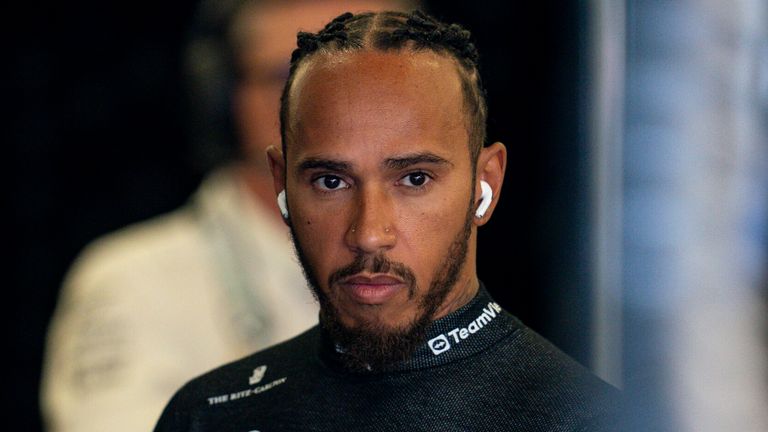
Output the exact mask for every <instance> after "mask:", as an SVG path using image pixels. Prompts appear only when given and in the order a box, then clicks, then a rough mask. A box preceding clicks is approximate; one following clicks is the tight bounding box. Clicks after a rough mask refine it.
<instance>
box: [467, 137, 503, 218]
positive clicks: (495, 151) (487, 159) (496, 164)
mask: <svg viewBox="0 0 768 432" xmlns="http://www.w3.org/2000/svg"><path fill="white" fill-rule="evenodd" d="M506 168H507V148H506V147H504V144H502V143H500V142H496V143H493V144H492V145H490V146H488V147H485V148H483V149H482V150H480V156H478V158H477V179H476V180H475V208H477V205H478V203H479V200H480V194H481V189H480V180H484V181H486V182H487V183H488V184H489V185H490V186H491V189H493V199H492V200H491V205H490V207H488V210H487V211H486V212H485V215H483V217H482V218H473V221H474V223H475V225H477V226H483V225H485V224H486V223H488V221H489V220H490V219H491V215H493V211H494V209H496V203H498V202H499V197H501V186H502V185H503V184H504V171H505V170H506Z"/></svg>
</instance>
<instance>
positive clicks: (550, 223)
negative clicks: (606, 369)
mask: <svg viewBox="0 0 768 432" xmlns="http://www.w3.org/2000/svg"><path fill="white" fill-rule="evenodd" d="M431 3H432V4H433V8H432V12H434V13H435V14H436V15H437V16H439V17H442V18H444V19H447V20H452V21H458V22H461V23H463V24H464V25H465V26H466V27H468V28H469V29H470V30H472V31H473V33H474V35H475V38H476V40H477V45H478V46H479V49H480V52H481V56H482V63H481V64H482V72H483V75H484V79H485V82H486V87H487V89H488V94H489V98H488V100H489V107H490V116H491V118H490V124H489V140H491V141H494V140H499V141H503V142H504V143H505V144H506V145H507V148H508V150H509V165H508V168H507V178H506V182H505V186H504V190H503V194H502V199H501V202H500V204H499V207H498V209H497V211H496V213H495V214H494V217H493V219H492V220H491V222H490V223H489V224H488V225H487V226H486V227H485V228H483V229H481V231H480V248H479V264H478V265H479V272H480V277H481V279H482V280H483V281H484V282H485V283H486V285H487V286H488V287H489V289H490V290H491V292H492V293H493V294H494V295H495V297H496V298H497V299H498V300H499V302H500V303H502V305H503V306H504V307H505V308H507V309H508V310H510V311H512V312H513V313H514V314H516V315H517V316H518V317H520V318H521V319H522V320H523V321H524V322H526V323H527V324H529V325H530V326H532V327H533V328H534V329H536V330H538V331H539V332H541V333H542V334H544V335H545V336H547V337H548V338H550V339H551V340H552V341H553V342H555V343H556V344H557V345H559V346H560V347H561V348H563V349H564V350H566V351H567V352H569V353H571V354H572V355H574V356H575V357H576V358H577V359H579V360H581V361H583V362H584V363H588V355H589V344H588V341H589V338H588V333H587V328H588V320H589V314H588V310H589V307H588V305H589V297H588V281H589V273H588V269H589V260H588V250H589V249H588V247H589V245H588V244H587V237H586V234H587V231H586V220H587V214H588V213H587V210H588V202H587V197H588V195H587V192H586V179H587V178H588V176H587V167H586V162H587V159H586V158H587V152H586V136H585V127H584V125H585V113H586V110H585V106H586V104H585V100H584V99H585V98H584V95H585V88H584V85H585V83H586V82H587V79H586V78H587V74H586V69H585V64H586V56H585V55H584V51H585V50H584V48H585V40H586V37H585V35H584V29H585V22H586V10H585V6H584V5H583V4H579V3H578V2H576V1H573V0H570V1H564V2H557V6H555V5H553V4H552V3H555V2H514V3H511V2H502V1H485V2H466V1H433V2H431ZM538 3H542V4H538ZM581 3H583V2H581ZM512 4H513V5H514V6H512ZM194 7H195V2H193V1H191V0H187V1H181V0H166V1H163V2H154V1H153V2H150V1H147V0H137V1H133V2H129V3H125V4H120V3H109V2H88V1H74V2H42V3H40V2H37V3H32V2H30V3H29V4H28V5H27V6H19V5H16V6H13V8H12V9H9V6H3V8H4V9H5V10H4V11H3V12H2V13H1V14H0V16H3V17H4V19H3V21H5V23H4V25H3V26H2V27H3V30H2V32H3V35H4V36H5V37H3V40H4V41H5V42H6V43H5V45H6V50H5V53H4V57H5V60H6V61H5V62H4V64H5V65H6V66H5V67H4V68H3V74H2V76H3V77H4V78H3V79H2V94H3V95H4V98H3V99H4V102H5V103H3V104H2V105H3V108H2V110H3V120H4V123H5V122H7V124H6V126H5V127H4V128H3V132H2V143H3V149H4V150H8V151H9V153H8V156H6V157H3V165H4V166H5V167H6V168H7V170H6V172H7V173H8V175H9V179H8V182H7V183H6V184H7V185H9V187H8V188H7V189H6V191H5V192H6V193H7V199H6V200H4V201H5V202H7V203H8V207H7V209H8V211H7V213H8V214H10V224H8V225H6V231H7V233H9V234H10V235H9V236H7V237H6V238H9V239H10V242H7V243H6V247H5V249H6V251H7V252H10V256H11V262H10V265H9V274H10V284H8V285H7V287H6V290H5V293H6V294H8V295H7V296H6V297H5V301H4V302H3V306H2V308H3V316H4V318H5V319H6V320H7V323H6V325H5V326H4V328H6V329H9V330H10V338H9V339H8V340H7V344H6V346H7V347H8V349H7V354H5V355H4V357H6V359H8V358H10V363H6V365H7V366H6V367H5V374H6V375H10V377H9V379H8V381H7V382H6V384H5V385H4V389H3V397H4V406H5V407H6V409H10V411H9V413H10V414H11V417H10V418H9V419H7V423H6V424H7V425H8V427H10V425H14V426H13V429H15V430H23V431H37V430H40V427H41V426H40V418H39V413H38V403H37V398H38V386H39V375H40V367H41V361H42V355H43V345H44V336H45V331H46V327H47V325H48V320H49V318H50V315H51V313H52V312H53V309H54V307H55V303H56V298H57V294H58V289H59V286H60V283H61V280H62V277H63V276H64V274H65V272H66V270H67V268H68V267H69V265H70V264H71V262H72V260H73V259H74V258H75V256H76V255H77V253H78V252H79V251H80V250H81V249H82V248H83V247H84V246H85V245H86V244H87V243H88V242H89V241H91V240H93V239H94V238H95V237H97V236H99V235H101V234H105V233H107V232H110V231H112V230H115V229H117V228H120V227H122V226H125V225H126V224H129V223H132V222H136V221H140V220H142V219H145V218H148V217H151V216H154V215H157V214H159V213H163V212H167V211H169V210H172V209H174V208H175V207H177V206H179V205H181V204H183V203H184V201H185V200H186V199H187V197H188V196H189V195H190V194H191V192H192V191H193V190H194V189H195V187H196V186H197V184H198V183H199V181H200V180H201V178H202V175H203V173H202V172H198V171H196V169H195V168H194V164H192V163H191V162H190V158H189V157H188V156H187V155H189V154H190V153H191V152H192V150H191V149H190V144H189V140H187V137H186V135H185V134H186V132H187V129H185V119H184V115H185V114H184V110H183V109H182V105H183V103H182V101H183V100H184V92H183V83H182V80H181V72H182V70H181V55H182V52H181V48H182V47H183V44H184V41H185V40H186V38H187V29H188V28H189V22H190V19H191V17H192V14H193V11H194Z"/></svg>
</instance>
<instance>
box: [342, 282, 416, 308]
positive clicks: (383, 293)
mask: <svg viewBox="0 0 768 432" xmlns="http://www.w3.org/2000/svg"><path fill="white" fill-rule="evenodd" d="M339 285H340V286H341V288H342V290H343V291H344V292H345V293H347V294H348V295H349V296H350V297H352V299H353V300H354V301H355V302H357V303H362V304H367V305H377V304H382V303H385V302H386V301H387V300H389V299H391V298H392V297H394V296H395V295H396V294H397V293H398V291H400V290H401V289H403V288H404V287H405V283H404V282H403V281H402V279H399V278H397V277H394V276H390V275H355V276H352V277H349V278H347V279H344V280H342V281H341V283H340V284H339Z"/></svg>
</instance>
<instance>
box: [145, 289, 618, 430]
mask: <svg viewBox="0 0 768 432" xmlns="http://www.w3.org/2000/svg"><path fill="white" fill-rule="evenodd" d="M339 351H341V350H339V349H337V347H335V346H334V345H333V344H332V343H331V342H330V341H328V339H327V338H326V337H324V335H323V334H322V333H321V331H320V330H319V328H318V327H315V328H313V329H310V330H309V331H307V332H305V333H304V334H302V335H300V336H298V337H296V338H294V339H291V340H289V341H287V342H284V343H282V344H279V345H277V346H275V347H272V348H270V349H267V350H265V351H262V352H259V353H256V354H254V355H251V356H249V357H246V358H244V359H242V360H239V361H237V362H234V363H231V364H229V365H226V366H223V367H221V368H218V369H216V370H214V371H212V372H209V373H207V374H205V375H203V376H201V377H199V378H197V379H194V380H193V381H191V382H190V383H188V384H187V385H185V386H184V387H183V388H182V389H181V390H179V391H178V392H177V394H176V395H175V396H174V397H173V399H172V400H171V402H170V403H169V404H168V406H167V407H166V409H165V411H164V412H163V415H162V417H161V419H160V421H159V423H158V425H157V427H156V428H155V432H181V431H190V432H202V431H206V432H208V431H217V432H227V431H238V432H253V431H259V432H274V431H401V430H402V431H527V432H536V431H582V432H583V431H603V430H606V431H607V430H616V429H615V422H616V419H617V416H618V411H617V406H618V400H619V398H620V394H619V392H618V390H616V389H615V388H613V387H611V386H610V385H608V384H606V383H604V382H603V381H601V380H600V379H598V378H597V377H595V376H594V375H592V374H591V373H589V372H588V371H587V370H585V369H584V368H583V367H582V366H580V365H578V364H577V363H576V362H575V361H573V360H572V359H570V358H569V357H567V356H566V355H565V354H563V353H562V352H560V351H559V350H558V349H557V348H555V347H554V346H552V345H551V344H550V343H549V342H547V341H546V340H545V339H543V338H542V337H541V336H539V335H537V334H536V333H534V332H533V331H532V330H530V329H528V328H527V327H525V326H524V325H523V324H522V323H520V322H519V321H518V320H517V319H516V318H514V317H513V316H512V315H510V314H508V313H507V312H505V311H503V310H501V308H500V307H499V306H498V305H497V304H496V303H495V302H494V301H493V300H492V299H491V298H490V296H489V295H488V293H487V292H486V291H485V289H484V288H482V287H481V289H480V292H479V293H478V295H477V296H476V297H475V298H474V299H473V300H472V301H471V302H470V303H469V304H467V305H465V306H464V307H462V308H460V309H459V310H457V311H455V312H453V313H452V314H450V315H448V316H446V317H444V318H442V319H440V320H438V321H436V322H434V323H433V324H432V326H431V327H430V330H429V336H428V342H426V343H424V344H423V345H422V346H421V347H419V348H418V350H417V352H416V353H415V354H414V356H413V358H412V359H410V360H409V361H407V362H404V363H401V364H397V365H395V366H393V367H392V368H390V369H389V370H386V371H376V370H371V371H368V372H362V373H360V372H358V373H351V372H348V371H346V370H344V368H343V367H342V366H341V363H340V362H339V361H338V356H341V355H343V353H341V352H339Z"/></svg>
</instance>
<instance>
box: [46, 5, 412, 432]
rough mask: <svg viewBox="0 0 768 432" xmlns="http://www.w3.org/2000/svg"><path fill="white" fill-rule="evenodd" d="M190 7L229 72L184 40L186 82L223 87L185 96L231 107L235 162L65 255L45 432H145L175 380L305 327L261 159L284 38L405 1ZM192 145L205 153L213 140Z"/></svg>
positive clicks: (273, 118) (312, 312)
mask: <svg viewBox="0 0 768 432" xmlns="http://www.w3.org/2000/svg"><path fill="white" fill-rule="evenodd" d="M201 6H202V7H201V14H202V15H211V14H215V15H217V17H216V19H214V20H212V21H216V22H223V23H227V24H226V31H225V32H223V33H225V34H226V43H221V44H220V45H221V46H223V47H225V48H226V50H227V51H228V52H229V53H230V55H229V57H231V59H232V60H231V62H230V63H231V64H232V65H233V66H234V67H233V68H219V67H216V66H221V63H219V64H217V63H216V62H212V61H211V60H212V59H215V58H216V57H215V55H210V54H217V53H215V52H211V50H210V48H211V46H210V44H209V43H208V42H210V41H208V40H205V39H198V40H195V39H193V41H192V43H191V44H190V48H189V57H190V59H189V60H190V64H189V67H190V70H191V72H192V73H191V75H192V79H193V81H194V79H195V78H196V77H199V76H200V75H201V72H202V73H203V74H205V73H208V74H209V75H211V74H212V73H213V74H219V75H218V76H213V78H215V79H218V80H219V81H221V82H227V80H230V81H231V82H232V84H231V85H230V86H219V87H216V86H215V85H214V84H215V83H214V82H211V81H208V82H203V81H204V80H202V81H201V80H198V81H201V82H199V83H196V84H200V85H203V86H205V87H202V88H198V89H196V92H195V94H194V95H193V96H194V97H198V98H203V99H205V98H208V99H217V98H218V99H221V100H224V101H226V102H227V103H224V104H222V103H219V104H218V105H217V104H216V103H213V104H211V101H210V100H208V101H203V102H207V103H208V105H207V106H218V111H219V114H221V111H222V110H229V109H231V117H232V122H233V125H234V127H235V129H236V130H235V131H234V134H235V135H236V137H237V138H236V140H237V144H238V145H237V147H238V153H239V154H238V156H239V157H238V158H236V159H235V160H230V161H228V162H227V163H221V164H219V165H220V166H219V167H217V168H216V169H215V170H213V172H212V173H211V174H210V175H209V176H208V177H207V178H206V179H205V180H204V182H203V183H202V185H201V186H200V188H199V190H198V191H197V192H196V193H195V195H194V196H193V198H192V199H191V200H190V202H189V203H188V204H187V205H186V206H184V207H183V208H181V209H179V210H177V211H175V212H173V213H171V214H168V215H164V216H161V217H158V218H155V219H152V220H149V221H146V222H143V223H140V224H137V225H135V226H131V227H128V228H125V229H123V230H121V231H119V232H116V233H113V234H111V235H108V236H106V237H104V238H101V239H99V240H97V241H95V242H94V243H93V244H91V245H90V246H89V247H88V248H87V249H86V250H85V251H84V252H83V253H82V254H81V256H80V257H79V258H78V259H77V260H76V262H75V264H74V265H73V267H72V268H71V269H70V272H69V274H68V276H67V279H66V280H65V283H64V285H63V288H62V292H61V295H60V299H59V305H58V307H57V311H56V313H55V315H54V318H53V320H52V323H51V327H50V330H49V335H48V342H47V353H46V359H45V365H44V370H43V383H42V396H41V397H42V401H41V402H42V409H43V414H44V417H45V420H46V423H47V427H48V429H49V430H52V431H105V430H109V431H138V430H149V429H150V428H151V426H152V425H153V424H154V422H155V421H156V420H157V418H158V416H159V415H160V412H161V410H162V408H163V405H164V404H165V403H166V402H167V400H168V399H169V398H170V397H171V395H172V394H173V392H174V390H176V389H177V388H178V387H179V386H180V385H181V384H182V383H183V382H185V381H187V380H188V379H190V378H192V377H194V376H195V375H198V374H200V373H202V372H204V371H206V370H208V369H210V368H212V367H214V366H216V365H218V364H221V363H225V362H228V361H232V360H235V359H237V358H239V357H242V356H244V355H246V354H248V353H250V352H253V351H254V350H257V349H262V348H265V347H268V346H270V345H272V344H274V343H277V342H279V341H282V340H284V339H287V338H289V337H291V336H294V335H296V334H298V333H300V332H301V331H303V330H305V329H306V328H309V327H310V326H311V325H313V324H314V323H316V322H317V305H316V304H315V302H314V300H313V299H312V296H311V294H310V293H309V290H308V289H307V288H306V286H305V282H304V279H303V277H302V275H301V271H300V269H299V266H298V265H297V263H296V262H295V258H294V256H293V253H292V251H291V246H290V242H289V236H288V230H287V228H286V227H285V225H284V224H283V223H282V221H281V220H280V215H279V212H278V209H277V206H276V204H275V201H274V195H273V192H272V179H271V176H270V174H269V171H268V167H267V163H266V157H265V153H264V151H265V149H266V148H267V147H268V146H269V145H273V144H277V143H279V139H280V135H279V130H278V107H279V96H280V91H281V89H282V86H283V83H284V80H285V77H286V76H287V73H288V58H289V54H290V52H291V49H292V47H293V45H294V43H295V34H296V31H297V30H316V29H317V28H319V27H320V26H321V25H322V24H323V23H324V22H326V21H328V20H329V19H330V18H332V17H334V16H336V15H338V14H339V13H341V12H343V11H347V10H352V11H365V10H381V9H392V8H397V7H401V6H406V5H404V4H403V3H401V2H394V1H383V0H369V1H311V2H310V1H293V2H277V1H241V0H238V1H234V2H208V3H204V4H202V5H201ZM228 69H230V70H232V71H234V72H235V73H234V75H232V76H228V75H227V74H225V73H224V72H226V71H227V70H228ZM211 77H212V76H208V77H206V78H205V79H206V80H209V79H210V78H211ZM233 78H234V79H233ZM193 84H195V83H194V82H193ZM227 87H229V88H227ZM222 88H225V89H227V90H231V91H227V92H222V91H220V90H221V89H222ZM222 93H226V94H222ZM192 102H196V101H195V100H193V101H192ZM225 105H226V106H225ZM192 108H193V109H196V108H197V107H192ZM214 110H215V109H214ZM226 114H229V113H226ZM198 117H199V118H197V119H195V118H194V117H193V119H192V120H193V122H192V123H193V124H192V125H191V127H192V128H193V129H195V128H198V129H200V130H212V129H207V128H208V127H209V126H210V125H205V124H202V122H206V121H209V120H212V121H214V122H215V120H216V119H215V118H213V119H209V118H207V117H205V116H198ZM214 126H215V125H214ZM197 135H198V136H197V137H193V139H194V138H197V139H198V140H206V139H212V138H214V137H215V136H216V134H206V133H200V134H197ZM206 146H210V148H207V147H206ZM198 147H199V148H202V151H203V152H204V151H206V150H211V151H212V152H215V149H216V148H221V145H220V143H203V144H202V145H198Z"/></svg>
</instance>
